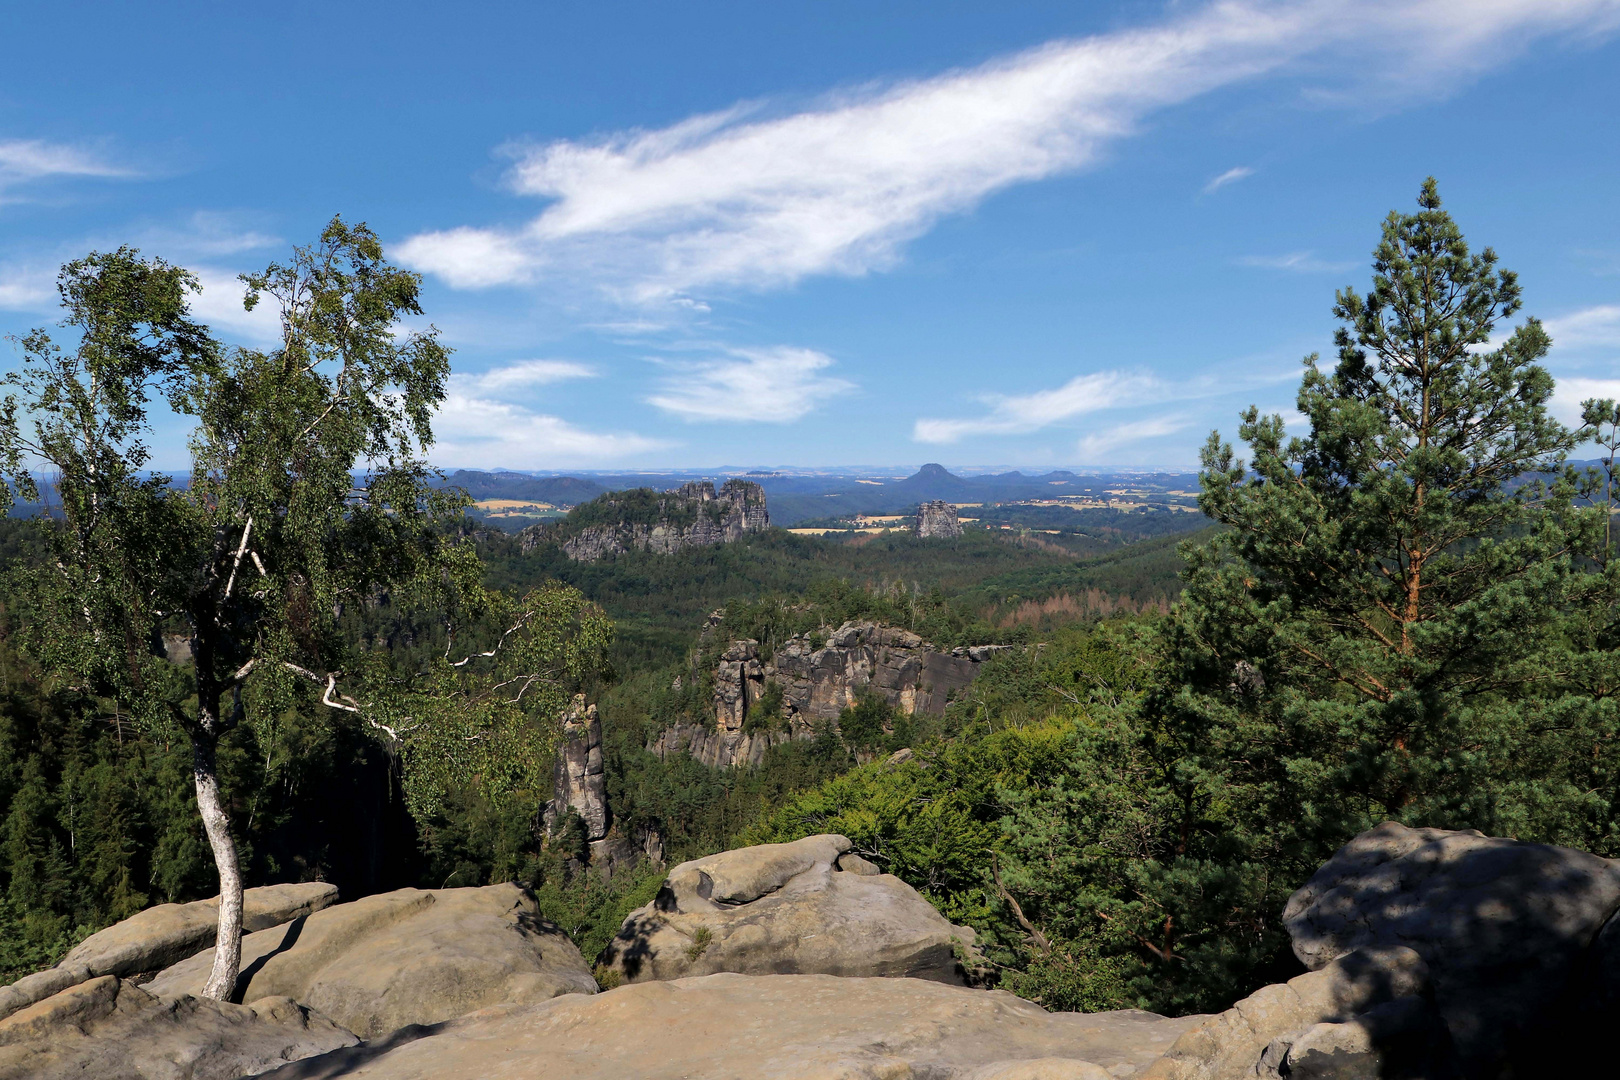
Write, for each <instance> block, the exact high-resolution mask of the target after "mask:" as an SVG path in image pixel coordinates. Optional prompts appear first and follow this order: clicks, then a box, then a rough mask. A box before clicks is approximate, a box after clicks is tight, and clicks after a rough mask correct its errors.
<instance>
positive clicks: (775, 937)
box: [601, 835, 974, 983]
mask: <svg viewBox="0 0 1620 1080" xmlns="http://www.w3.org/2000/svg"><path fill="white" fill-rule="evenodd" d="M849 848H850V843H849V840H848V839H846V838H845V837H842V836H833V835H826V836H810V837H806V838H805V839H803V840H796V841H794V842H793V843H791V844H762V845H759V846H758V847H749V848H740V849H738V850H736V851H727V852H723V853H721V854H719V855H711V856H709V857H708V858H704V859H695V860H693V861H691V862H684V863H681V864H680V865H679V866H677V867H675V869H674V870H672V871H670V874H669V877H668V878H667V879H666V880H665V881H664V885H663V888H662V889H660V890H659V893H658V896H657V898H656V899H654V900H653V902H652V903H650V904H648V905H647V906H646V907H643V908H640V909H638V910H636V911H633V912H631V913H630V916H629V917H628V918H626V919H625V921H624V925H623V927H621V928H620V930H619V933H618V935H617V936H616V937H615V938H614V939H613V941H612V942H610V943H609V945H608V947H607V949H605V950H604V951H603V954H602V958H601V959H602V963H604V964H605V965H607V966H608V967H609V968H611V969H613V970H615V971H618V972H619V973H621V974H622V975H623V977H624V979H625V981H627V982H642V981H647V980H658V979H678V978H683V977H686V976H692V975H708V974H712V973H715V972H722V971H730V972H739V973H742V974H745V975H786V974H795V975H796V974H817V975H842V976H911V977H914V978H922V979H933V980H936V981H940V982H952V983H961V982H962V981H963V980H964V975H963V972H962V968H961V965H960V964H959V962H958V960H957V958H956V949H957V948H958V947H961V948H964V949H971V948H972V946H973V943H974V935H973V931H972V930H970V929H968V928H966V927H960V926H953V925H951V923H950V922H949V921H947V920H946V919H945V917H944V916H942V915H940V914H939V912H938V911H936V910H935V909H934V906H933V905H932V904H930V903H928V901H926V900H924V899H923V898H922V897H921V896H920V895H918V893H917V891H916V890H915V889H913V888H912V887H911V886H910V885H907V884H906V883H905V882H903V881H901V880H900V879H899V878H897V877H894V876H893V875H890V874H873V873H870V871H871V870H873V869H876V868H875V867H872V866H871V864H869V863H867V862H866V861H865V860H864V859H863V860H860V861H859V862H858V863H856V864H855V868H854V869H853V870H841V869H839V860H840V857H841V856H842V855H843V854H844V853H845V852H847V851H849Z"/></svg>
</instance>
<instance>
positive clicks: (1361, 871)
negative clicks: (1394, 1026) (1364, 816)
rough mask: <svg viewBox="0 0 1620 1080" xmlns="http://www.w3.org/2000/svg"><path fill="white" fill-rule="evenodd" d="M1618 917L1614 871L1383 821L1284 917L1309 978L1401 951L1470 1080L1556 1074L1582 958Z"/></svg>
mask: <svg viewBox="0 0 1620 1080" xmlns="http://www.w3.org/2000/svg"><path fill="white" fill-rule="evenodd" d="M1617 907H1620V866H1617V865H1616V864H1615V863H1613V862H1611V861H1609V860H1607V859H1602V858H1599V857H1597V856H1596V855H1589V854H1586V853H1585V852H1580V851H1572V850H1570V849H1569V848H1561V847H1552V846H1550V845H1547V844H1529V843H1522V842H1520V841H1517V840H1508V839H1503V838H1500V837H1492V836H1484V835H1482V834H1480V833H1478V832H1473V831H1468V832H1449V831H1446V830H1443V829H1409V828H1406V827H1405V826H1402V825H1398V824H1396V823H1394V822H1386V823H1384V824H1383V825H1380V826H1378V827H1377V828H1376V829H1371V830H1369V831H1368V832H1365V833H1363V834H1361V835H1360V836H1358V837H1356V838H1355V839H1354V840H1352V841H1351V842H1350V843H1348V844H1346V845H1345V846H1344V847H1343V848H1342V849H1340V851H1339V852H1338V853H1337V854H1336V855H1334V857H1333V858H1332V859H1331V860H1329V861H1328V862H1327V863H1326V864H1324V865H1323V867H1322V868H1321V869H1320V870H1318V871H1317V872H1316V874H1315V876H1313V877H1312V878H1311V880H1310V881H1309V882H1307V883H1306V884H1305V886H1304V888H1302V889H1300V890H1299V891H1298V892H1297V893H1295V894H1294V895H1293V897H1292V898H1291V899H1290V900H1289V902H1288V906H1287V908H1286V909H1285V910H1284V913H1283V919H1284V922H1285V924H1286V925H1287V927H1288V931H1289V934H1290V935H1291V936H1292V938H1293V943H1294V952H1295V954H1296V955H1297V956H1298V957H1299V958H1300V960H1301V961H1302V962H1303V963H1304V964H1305V966H1306V967H1309V968H1321V967H1322V966H1323V965H1325V964H1328V963H1330V962H1332V961H1333V960H1334V959H1335V958H1336V957H1339V956H1343V955H1344V954H1346V953H1348V952H1350V951H1351V950H1354V949H1367V948H1387V947H1390V946H1395V945H1403V946H1408V947H1410V948H1412V949H1413V950H1415V951H1416V952H1417V953H1418V954H1419V955H1421V956H1422V957H1423V959H1424V961H1425V962H1426V963H1427V965H1428V969H1429V973H1430V977H1431V979H1432V983H1433V994H1434V1000H1435V1004H1436V1006H1437V1007H1438V1009H1439V1011H1440V1014H1441V1015H1442V1016H1443V1017H1444V1018H1445V1023H1446V1026H1447V1028H1448V1029H1449V1030H1450V1033H1451V1037H1452V1039H1453V1041H1454V1042H1455V1044H1456V1047H1457V1052H1458V1054H1459V1056H1460V1057H1461V1059H1462V1062H1463V1066H1464V1068H1465V1071H1466V1072H1467V1073H1468V1075H1470V1076H1496V1075H1500V1074H1502V1073H1503V1071H1504V1070H1512V1069H1514V1068H1515V1067H1517V1069H1518V1070H1519V1071H1518V1073H1516V1074H1517V1075H1528V1074H1526V1073H1524V1072H1523V1070H1524V1069H1526V1068H1528V1069H1531V1070H1532V1071H1540V1072H1543V1073H1547V1072H1549V1071H1551V1072H1556V1071H1557V1070H1558V1068H1559V1067H1560V1066H1559V1064H1558V1062H1559V1060H1561V1059H1560V1058H1559V1055H1560V1054H1562V1053H1564V1052H1565V1051H1566V1050H1568V1051H1569V1052H1571V1053H1574V1052H1576V1049H1577V1048H1578V1046H1579V1045H1581V1044H1580V1043H1579V1041H1575V1042H1572V1041H1571V1040H1570V1039H1568V1038H1565V1037H1564V1036H1563V1034H1562V1032H1564V1031H1565V1030H1566V1029H1568V1028H1569V1025H1570V1024H1571V1023H1573V1022H1575V1018H1577V1017H1578V1016H1579V1015H1580V1014H1581V1011H1582V1008H1583V1007H1584V1006H1586V1005H1588V1004H1590V1002H1591V1000H1592V999H1593V998H1594V997H1595V996H1596V995H1594V994H1593V993H1592V989H1593V988H1592V985H1591V981H1590V979H1589V978H1588V974H1589V971H1590V968H1591V966H1592V957H1591V954H1590V952H1589V949H1590V946H1591V945H1592V943H1593V940H1594V938H1596V937H1597V935H1598V932H1599V930H1600V929H1601V928H1603V926H1604V924H1605V923H1606V922H1607V921H1608V920H1609V917H1610V916H1611V915H1612V914H1613V913H1614V912H1615V909H1616V908H1617ZM1514 1062H1517V1066H1515V1065H1514V1064H1512V1063H1514Z"/></svg>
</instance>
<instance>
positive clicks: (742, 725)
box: [649, 622, 1007, 768]
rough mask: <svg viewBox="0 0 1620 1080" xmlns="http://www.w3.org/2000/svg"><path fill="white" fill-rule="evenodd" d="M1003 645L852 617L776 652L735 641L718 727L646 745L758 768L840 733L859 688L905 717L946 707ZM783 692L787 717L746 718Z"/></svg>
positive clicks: (723, 661) (717, 684)
mask: <svg viewBox="0 0 1620 1080" xmlns="http://www.w3.org/2000/svg"><path fill="white" fill-rule="evenodd" d="M1006 647H1007V646H1002V645H976V646H972V647H967V648H956V649H951V650H949V651H945V650H941V649H936V648H934V647H933V646H932V645H930V644H929V643H928V642H926V641H924V640H923V639H922V638H921V637H919V636H917V635H916V634H914V633H912V632H911V631H909V630H903V629H900V628H899V627H894V626H885V625H883V624H881V623H873V622H848V623H845V624H844V625H842V626H840V627H839V628H838V629H836V630H834V631H833V632H832V633H831V634H829V635H828V636H827V638H826V640H825V641H824V642H823V641H817V640H816V639H815V638H814V637H812V636H811V635H806V634H799V635H795V636H793V637H791V638H789V639H788V640H787V641H786V642H785V643H783V645H782V646H781V647H779V648H778V649H777V650H776V651H775V652H774V653H773V654H771V655H770V656H768V657H766V656H764V655H763V654H762V652H761V649H760V645H759V642H757V641H753V640H745V641H733V642H732V643H731V644H730V646H729V647H728V648H727V649H726V651H725V652H724V653H722V654H721V657H720V662H719V663H718V664H717V665H716V667H715V676H714V715H715V722H714V724H713V725H712V726H706V725H698V724H677V725H675V726H673V727H670V728H668V729H666V730H665V731H664V732H662V733H661V734H660V735H659V736H658V737H657V738H656V739H655V740H654V741H653V743H652V744H651V746H650V747H649V749H650V750H652V752H653V753H655V754H658V755H659V756H660V757H663V756H665V755H667V754H670V753H681V752H683V751H684V752H686V753H689V754H691V755H692V756H693V757H694V758H696V759H698V760H699V761H701V762H703V763H704V764H706V765H709V766H710V767H712V768H723V767H727V766H731V765H758V764H760V763H761V762H763V761H764V759H765V754H766V752H767V751H768V750H769V749H770V748H771V747H772V746H776V745H779V744H781V743H785V742H788V741H790V740H793V739H808V738H810V737H811V736H812V735H813V734H814V731H815V727H816V725H817V724H819V723H823V722H827V723H831V724H833V725H834V728H835V729H836V726H837V722H838V714H839V713H841V712H843V711H844V709H846V708H848V707H849V706H851V705H854V704H855V702H856V701H857V700H858V699H859V698H860V695H862V694H863V693H872V694H877V695H878V696H880V697H882V698H883V699H884V700H885V701H887V702H888V703H889V704H890V705H892V706H893V707H895V708H897V709H899V710H900V711H901V712H903V713H905V714H906V715H908V716H910V715H914V714H916V713H919V712H923V713H935V714H938V713H942V712H944V711H945V705H946V703H947V702H948V701H949V700H950V698H951V696H952V695H953V694H957V693H960V692H961V691H962V690H965V689H966V688H967V687H968V685H969V684H970V683H972V682H973V679H974V678H975V676H977V675H978V672H979V665H980V664H981V663H983V662H984V661H985V660H986V659H988V658H989V657H990V656H991V655H993V654H994V653H996V652H998V651H999V650H1001V649H1004V648H1006ZM771 684H775V685H777V686H779V687H780V688H781V690H782V707H781V713H780V714H779V715H776V716H772V717H764V718H759V719H761V720H763V721H765V722H764V723H759V724H755V725H752V730H750V725H749V724H748V712H749V709H750V708H752V707H753V706H754V705H755V704H756V703H757V702H759V701H760V700H761V699H762V698H763V697H764V696H765V692H766V688H767V687H768V686H769V685H771Z"/></svg>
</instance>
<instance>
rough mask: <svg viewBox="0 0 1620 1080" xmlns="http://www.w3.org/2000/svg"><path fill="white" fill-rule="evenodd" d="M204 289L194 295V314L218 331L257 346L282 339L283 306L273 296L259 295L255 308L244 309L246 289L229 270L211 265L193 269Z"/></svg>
mask: <svg viewBox="0 0 1620 1080" xmlns="http://www.w3.org/2000/svg"><path fill="white" fill-rule="evenodd" d="M192 273H194V274H196V275H197V281H198V283H199V284H201V285H202V292H200V293H195V294H193V295H192V297H191V314H192V317H193V318H195V319H197V320H198V321H199V322H203V323H206V324H207V325H208V326H209V327H210V328H212V329H213V331H214V332H215V333H216V334H223V335H225V336H230V335H235V336H237V337H240V338H242V339H244V340H246V341H248V342H251V343H253V344H255V345H270V344H274V343H275V342H278V341H280V340H281V309H280V308H279V307H277V306H276V298H275V297H273V296H264V295H261V296H260V297H259V303H258V305H257V306H256V307H255V308H254V309H253V310H252V311H245V310H243V308H242V297H243V296H244V295H245V294H246V291H247V290H246V289H245V288H244V287H243V285H242V283H241V282H240V281H238V280H237V278H236V275H235V274H233V273H231V272H230V271H229V270H219V269H215V268H211V267H203V268H196V267H194V268H192Z"/></svg>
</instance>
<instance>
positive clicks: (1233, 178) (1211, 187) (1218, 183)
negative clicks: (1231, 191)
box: [1204, 165, 1254, 195]
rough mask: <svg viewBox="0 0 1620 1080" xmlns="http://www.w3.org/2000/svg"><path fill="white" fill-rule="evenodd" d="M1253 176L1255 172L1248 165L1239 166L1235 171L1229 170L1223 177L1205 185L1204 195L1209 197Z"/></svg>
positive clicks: (1222, 174)
mask: <svg viewBox="0 0 1620 1080" xmlns="http://www.w3.org/2000/svg"><path fill="white" fill-rule="evenodd" d="M1253 175H1254V170H1253V169H1251V168H1249V167H1248V166H1247V165H1239V166H1237V167H1236V168H1234V169H1227V170H1226V171H1225V172H1223V173H1221V175H1219V176H1217V177H1215V178H1214V179H1213V180H1211V181H1210V182H1209V183H1207V184H1205V185H1204V194H1205V195H1208V194H1210V193H1211V192H1215V191H1219V190H1220V189H1221V188H1223V187H1225V186H1226V185H1227V184H1235V183H1237V182H1238V181H1239V180H1247V179H1248V178H1249V177H1251V176H1253Z"/></svg>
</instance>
